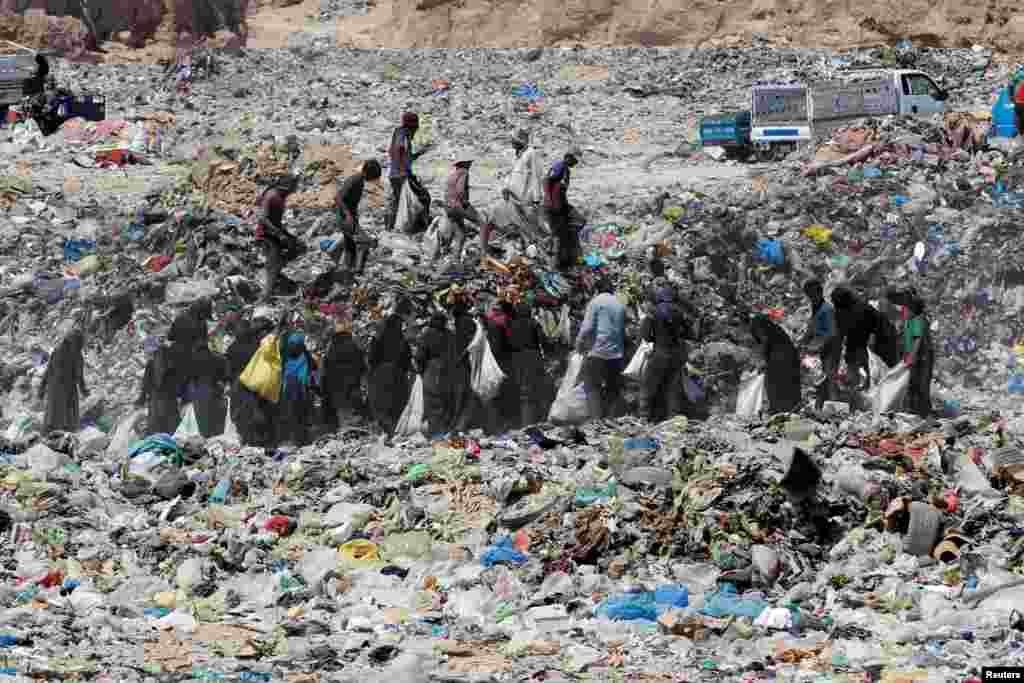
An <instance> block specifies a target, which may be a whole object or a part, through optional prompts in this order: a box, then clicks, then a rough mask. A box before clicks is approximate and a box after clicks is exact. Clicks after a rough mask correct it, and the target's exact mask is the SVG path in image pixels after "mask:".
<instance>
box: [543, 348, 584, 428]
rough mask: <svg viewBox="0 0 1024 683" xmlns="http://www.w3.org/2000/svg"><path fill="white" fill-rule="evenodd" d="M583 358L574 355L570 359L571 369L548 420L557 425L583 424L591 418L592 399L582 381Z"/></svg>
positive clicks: (563, 380)
mask: <svg viewBox="0 0 1024 683" xmlns="http://www.w3.org/2000/svg"><path fill="white" fill-rule="evenodd" d="M582 369H583V356H582V355H581V354H578V353H574V354H572V355H571V356H570V357H569V367H568V368H566V371H565V377H563V378H562V384H561V386H560V387H559V388H558V395H557V396H556V397H555V402H554V403H552V404H551V412H550V413H549V414H548V419H549V420H550V421H551V422H553V423H555V424H564V425H570V424H582V423H584V422H586V421H587V420H588V419H589V418H590V398H589V396H588V395H587V390H586V387H584V385H583V383H582V382H581V381H580V371H581V370H582Z"/></svg>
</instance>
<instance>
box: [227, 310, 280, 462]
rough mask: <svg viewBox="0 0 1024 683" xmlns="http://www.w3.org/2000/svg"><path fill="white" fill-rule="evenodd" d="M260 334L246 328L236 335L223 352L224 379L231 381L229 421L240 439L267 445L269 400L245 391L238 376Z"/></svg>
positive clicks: (251, 443) (262, 334) (250, 443)
mask: <svg viewBox="0 0 1024 683" xmlns="http://www.w3.org/2000/svg"><path fill="white" fill-rule="evenodd" d="M263 336H264V331H263V330H259V329H247V330H245V331H243V332H242V333H241V334H239V335H238V338H236V339H235V341H234V343H232V344H231V347H230V348H229V349H228V354H227V366H228V381H230V382H231V421H232V422H233V423H234V425H235V429H237V430H238V436H239V437H240V438H241V440H242V443H243V444H246V445H252V446H267V445H269V443H270V440H271V434H270V427H271V422H270V414H271V413H270V407H271V405H272V404H271V403H270V402H269V401H265V400H263V399H262V398H261V397H260V396H257V395H256V394H255V393H253V392H252V391H249V389H247V388H246V387H245V385H243V384H242V382H241V380H239V379H238V378H239V376H240V375H241V374H242V372H243V371H244V370H245V368H246V366H247V365H249V361H250V360H252V357H253V355H255V353H256V351H258V350H259V348H260V341H261V340H262V339H263Z"/></svg>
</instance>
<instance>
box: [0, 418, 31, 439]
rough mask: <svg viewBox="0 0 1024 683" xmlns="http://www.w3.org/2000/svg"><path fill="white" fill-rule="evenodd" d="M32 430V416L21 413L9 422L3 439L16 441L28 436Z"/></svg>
mask: <svg viewBox="0 0 1024 683" xmlns="http://www.w3.org/2000/svg"><path fill="white" fill-rule="evenodd" d="M32 429H33V420H32V416H31V415H29V414H28V413H21V414H20V415H18V416H17V417H15V418H14V419H13V420H12V421H11V424H10V426H8V427H7V431H6V432H5V433H4V438H6V439H8V440H10V441H17V440H18V439H23V438H25V437H26V436H28V435H29V434H30V433H31V432H32Z"/></svg>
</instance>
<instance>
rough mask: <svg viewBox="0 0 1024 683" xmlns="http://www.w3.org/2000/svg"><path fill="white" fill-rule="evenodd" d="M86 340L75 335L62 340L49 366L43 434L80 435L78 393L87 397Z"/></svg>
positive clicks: (44, 383)
mask: <svg viewBox="0 0 1024 683" xmlns="http://www.w3.org/2000/svg"><path fill="white" fill-rule="evenodd" d="M84 344H85V338H84V337H83V336H82V334H81V333H80V332H72V333H71V334H69V335H68V336H66V337H64V339H62V340H61V343H60V345H59V346H58V347H57V348H56V349H55V350H54V352H53V355H52V356H50V362H49V363H47V365H46V372H45V374H44V375H43V381H42V385H41V386H40V392H41V393H43V392H45V395H46V414H45V417H44V418H43V431H44V432H54V431H61V432H77V431H78V427H79V423H80V421H81V417H80V413H79V405H78V392H79V391H81V392H82V393H83V394H84V393H85V391H86V389H85V372H84V368H85V361H84V359H83V358H82V347H83V346H84Z"/></svg>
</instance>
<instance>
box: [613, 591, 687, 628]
mask: <svg viewBox="0 0 1024 683" xmlns="http://www.w3.org/2000/svg"><path fill="white" fill-rule="evenodd" d="M689 604H690V591H689V589H688V588H687V587H686V586H683V585H671V584H667V585H664V586H658V588H657V589H655V591H654V592H653V593H652V592H650V591H638V592H636V593H623V594H621V595H613V596H611V597H609V598H607V599H606V600H605V601H604V602H602V603H601V605H600V606H599V607H598V608H597V614H598V616H603V617H606V618H608V619H610V620H612V621H655V620H656V619H657V618H658V616H659V615H661V614H663V613H664V612H665V611H667V610H669V609H672V608H683V607H688V606H689Z"/></svg>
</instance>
